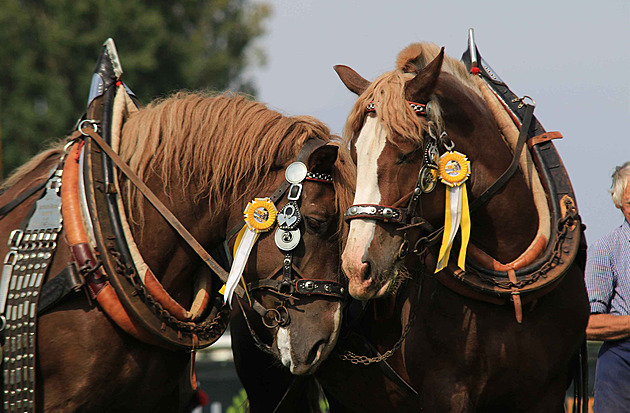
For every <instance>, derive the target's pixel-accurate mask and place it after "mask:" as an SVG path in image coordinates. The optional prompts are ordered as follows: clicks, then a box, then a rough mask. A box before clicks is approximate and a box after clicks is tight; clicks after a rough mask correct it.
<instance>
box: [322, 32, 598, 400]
mask: <svg viewBox="0 0 630 413" xmlns="http://www.w3.org/2000/svg"><path fill="white" fill-rule="evenodd" d="M335 70H336V71H337V73H338V74H339V76H340V78H341V80H342V81H343V83H344V84H345V85H346V87H348V89H349V90H350V91H352V92H354V93H356V94H357V95H359V98H358V100H357V102H356V104H355V106H354V108H353V109H352V111H351V114H350V116H349V118H348V121H347V125H346V130H345V136H344V137H345V138H346V139H347V140H348V142H349V145H350V146H351V152H352V156H353V158H354V159H355V160H356V163H357V185H356V195H355V199H354V204H355V205H354V206H353V207H351V208H350V209H349V210H348V212H347V213H346V214H347V218H348V219H349V222H350V230H349V231H350V232H349V235H348V241H347V244H346V245H345V249H344V252H343V255H342V268H343V270H344V272H345V274H346V276H347V277H348V280H349V292H350V294H351V295H352V296H353V297H354V298H357V299H360V300H371V301H370V302H369V303H368V304H367V308H368V309H369V311H367V312H366V314H367V315H366V318H364V320H363V322H362V324H363V327H364V329H363V334H364V335H365V337H367V338H368V339H369V341H371V342H372V343H373V345H374V346H375V347H376V349H377V350H378V351H379V352H380V353H381V354H383V353H385V352H386V350H389V349H392V348H393V349H394V350H395V351H394V352H393V355H392V356H391V357H390V358H389V359H388V360H387V362H388V363H389V364H390V365H391V367H392V368H393V369H394V370H395V371H396V372H397V373H398V375H399V376H400V377H401V378H402V379H403V380H404V381H405V382H406V383H407V384H409V385H410V386H411V387H413V388H414V389H415V390H416V391H417V393H418V395H419V396H418V402H419V403H420V406H421V408H422V409H423V410H424V411H427V412H472V411H479V412H543V411H544V412H562V411H564V407H563V406H564V397H565V391H566V388H567V386H568V384H569V383H570V380H571V378H572V372H573V364H572V363H573V362H574V361H575V360H576V357H577V354H578V353H579V349H580V346H581V344H582V343H583V342H584V339H585V335H584V331H585V326H586V323H587V319H588V313H589V310H588V301H587V296H586V291H585V287H584V281H583V267H580V265H578V264H580V262H581V259H582V258H583V256H578V257H579V258H580V259H577V260H576V259H575V256H576V254H577V253H575V254H574V255H573V256H572V257H570V258H567V259H566V260H562V259H560V260H557V259H556V260H553V262H551V263H550V264H548V265H547V266H543V267H541V268H544V271H549V272H544V274H546V275H543V276H540V273H537V274H536V275H537V278H528V274H527V273H524V271H526V270H527V269H528V268H529V267H528V265H529V266H530V267H531V266H532V265H533V264H532V263H533V262H536V261H535V260H536V259H537V258H538V257H539V256H541V254H542V252H541V251H552V250H553V251H556V249H554V246H555V247H557V246H558V245H560V246H562V248H559V249H560V250H561V251H560V252H554V254H556V253H565V252H567V251H568V250H569V247H568V245H569V240H572V241H571V242H572V243H571V244H570V245H571V248H574V250H575V251H577V247H575V246H576V245H577V244H579V240H580V234H579V233H580V229H581V224H580V223H579V216H577V209H576V208H575V206H574V205H575V204H574V201H573V200H572V199H567V202H566V206H567V210H563V212H562V214H564V215H563V216H565V218H566V219H565V220H564V221H558V222H556V221H553V222H554V224H556V223H557V224H558V225H557V226H558V228H559V229H563V230H564V231H565V232H564V233H563V234H564V235H561V236H559V238H558V237H556V238H554V237H555V235H553V234H555V232H554V231H556V228H555V225H551V224H550V218H549V215H550V211H551V210H553V211H555V209H554V208H555V206H554V205H552V204H553V202H555V201H554V200H553V199H549V200H547V198H551V196H550V195H549V194H547V197H545V196H541V194H543V195H544V194H545V192H544V191H545V189H543V188H542V186H541V184H540V180H541V179H542V178H540V179H538V178H537V177H534V178H532V172H531V165H532V164H531V159H530V161H529V162H530V163H529V164H527V163H526V164H523V163H522V162H523V161H521V163H520V165H521V168H520V169H517V170H516V172H515V173H514V174H513V175H512V176H511V177H510V178H509V179H508V180H507V183H505V185H504V186H503V187H499V188H498V189H497V191H496V192H495V193H494V194H493V196H490V197H489V198H488V199H485V200H484V202H481V201H480V202H479V203H475V201H476V200H477V199H478V198H480V197H481V196H482V194H484V191H486V189H488V188H489V187H491V185H493V183H494V182H496V181H497V179H498V178H499V177H500V176H501V175H502V174H503V172H504V171H506V169H507V168H508V166H509V165H510V164H511V162H512V160H513V154H512V151H511V149H510V148H509V147H508V146H507V144H506V141H505V140H504V136H503V135H505V132H504V130H503V129H502V128H503V127H504V126H505V125H504V124H499V123H498V121H497V119H496V118H495V114H494V112H493V111H492V110H491V107H490V103H489V102H490V100H488V99H487V98H486V96H487V92H488V87H487V86H486V85H485V84H483V82H482V81H481V80H480V78H479V77H478V76H475V75H473V74H470V73H469V71H468V70H467V69H466V67H465V66H464V65H463V64H462V63H461V62H459V61H456V60H455V59H452V58H449V57H445V56H444V52H443V49H442V50H440V49H439V48H438V47H436V46H435V45H430V44H414V45H411V46H409V47H408V48H406V49H405V50H403V51H402V52H401V53H400V54H399V56H398V64H397V69H396V70H394V71H392V72H388V73H385V74H383V75H381V76H380V77H379V78H378V79H376V80H375V81H374V82H369V81H367V80H365V79H364V78H362V77H361V76H360V75H359V74H357V73H356V72H355V71H354V70H352V69H351V68H349V67H347V66H336V67H335ZM477 72H478V71H477ZM497 83H499V81H497ZM484 88H486V90H484ZM502 110H503V109H502ZM508 119H509V122H512V123H513V124H512V127H514V123H516V121H514V120H513V119H510V118H508ZM509 122H508V123H509ZM519 126H520V125H519ZM523 129H525V132H529V125H527V126H523ZM517 135H518V131H517ZM541 142H542V143H543V144H544V145H545V147H547V148H548V147H549V145H551V143H550V142H546V141H544V140H543V141H541ZM534 143H535V142H534ZM454 151H456V152H457V153H459V154H453V152H454ZM554 151H555V150H554ZM447 155H448V156H450V157H451V158H449V159H450V162H449V164H450V165H446V166H445V167H442V166H441V165H442V164H441V163H440V162H441V161H442V159H444V157H445V156H447ZM517 155H520V153H519V154H517ZM526 156H529V155H528V154H527V155H526V153H523V154H522V157H521V158H523V159H525V158H526ZM466 157H467V159H466ZM514 158H516V160H518V159H519V156H515V157H514ZM467 160H469V161H470V164H468V168H469V170H468V172H470V177H469V178H468V180H467V181H466V180H465V179H466V174H465V173H463V175H458V176H457V179H459V181H458V182H454V183H453V182H451V183H453V184H454V186H457V187H459V188H462V186H463V187H465V189H466V190H467V194H468V195H467V196H468V199H469V201H470V202H469V203H468V204H469V205H475V207H474V208H473V207H472V206H471V208H470V223H471V224H470V225H471V227H470V244H469V246H468V254H467V258H466V261H465V264H464V263H460V262H458V258H457V257H458V253H459V251H460V247H464V246H465V242H463V241H461V242H460V241H458V239H463V238H464V237H463V235H462V236H461V237H460V236H458V237H457V238H456V241H455V242H454V246H453V247H452V252H451V254H450V255H451V259H450V262H447V263H448V265H447V267H446V268H444V269H442V270H441V271H439V272H437V273H436V274H434V273H435V270H436V262H437V261H438V258H439V257H438V248H439V247H440V244H439V241H441V240H442V236H441V234H442V232H441V231H440V230H437V231H436V230H435V229H436V228H441V227H443V226H445V208H446V209H448V208H450V206H451V204H449V203H447V201H446V199H447V198H446V192H447V186H446V185H444V184H442V182H440V181H438V179H440V178H444V180H445V181H448V179H449V176H446V175H445V174H447V175H448V174H449V173H454V174H455V175H457V174H459V172H460V171H461V170H465V168H466V165H467V164H466V161H467ZM429 164H430V165H429ZM438 165H440V166H439V167H438ZM523 165H525V166H523ZM527 165H530V168H527ZM423 166H426V168H424V169H421V168H423ZM558 166H560V167H561V162H560V161H559V164H558V165H556V166H555V167H556V168H557V167H558ZM451 167H452V169H451V170H449V169H448V168H451ZM559 170H560V169H556V171H559ZM523 171H527V173H524V172H523ZM421 172H422V175H420V174H421ZM451 176H452V175H451ZM536 179H538V184H536ZM448 182H450V181H448ZM568 186H569V187H570V184H568ZM449 188H450V187H449ZM537 188H538V189H537ZM448 191H449V193H450V194H453V193H454V192H450V191H451V189H448ZM541 191H542V192H541ZM536 192H538V194H536ZM571 194H572V192H571ZM553 195H554V197H555V194H553ZM453 196H454V195H451V198H452V197H453ZM462 196H463V195H462ZM554 199H555V198H554ZM563 199H565V198H563ZM541 200H542V201H541ZM572 201H573V202H572ZM463 203H467V201H466V200H465V198H464V201H463ZM548 204H549V205H548ZM460 205H461V203H460ZM405 207H407V208H406V209H405ZM451 210H453V208H451ZM464 210H465V208H462V207H459V209H457V208H455V209H454V211H460V214H461V216H462V217H463V218H461V220H462V227H464V226H465V224H464V223H463V222H464V221H465V215H466V214H465V211H464ZM569 210H570V211H573V212H572V213H569V212H567V211H569ZM451 215H457V214H456V213H455V212H453V213H452V214H451ZM568 215H570V216H568ZM449 222H450V221H449ZM458 225H459V224H458ZM550 228H551V229H550ZM455 230H457V226H455ZM462 232H463V230H462ZM563 237H564V238H563ZM552 239H563V240H564V244H562V243H560V244H558V243H554V242H552ZM576 240H578V241H576ZM435 241H438V243H437V244H436V243H435ZM546 241H548V244H549V245H547V244H546ZM572 251H573V250H572ZM407 252H409V254H407ZM411 252H413V253H411ZM447 259H448V255H447ZM503 263H508V264H503ZM458 264H461V266H462V267H464V266H465V267H464V268H457V265H458ZM488 266H491V267H492V269H493V270H494V272H489V270H485V269H484V268H483V267H488ZM555 267H558V268H560V267H562V272H559V273H557V274H556V273H554V274H556V275H554V276H553V277H552V275H551V271H552V269H553V268H555ZM523 268H525V269H523ZM550 268H552V269H550ZM464 269H465V271H463V270H464ZM484 271H485V272H484ZM541 271H542V270H541ZM476 273H484V274H485V273H491V275H493V276H496V277H495V278H494V279H495V280H499V281H502V280H503V281H502V283H503V284H505V285H507V287H501V285H500V284H501V283H500V282H498V281H497V282H496V285H493V286H492V287H488V288H485V289H484V288H482V287H483V285H482V284H483V283H482V282H481V281H479V282H477V281H476V280H477V278H475V277H476V276H475V274H476ZM499 276H500V277H499ZM502 277H503V278H502ZM546 278H549V279H550V280H551V278H554V280H553V281H552V282H551V284H549V285H544V288H543V286H541V287H540V288H538V289H534V288H532V289H531V290H528V288H529V287H530V286H531V285H533V284H528V282H534V281H536V282H541V283H542V284H541V285H543V284H544V283H545V282H547V280H546ZM487 279H490V277H487ZM482 281H483V280H482ZM488 291H490V292H488ZM510 296H512V297H513V299H512V300H510V298H509V297H510ZM521 318H522V319H521ZM340 345H341V346H342V348H343V343H340ZM398 348H399V349H400V350H397V349H398ZM388 355H389V354H388ZM350 358H352V357H350ZM333 378H334V377H333ZM320 381H321V383H322V386H323V387H324V389H325V390H329V391H333V392H334V393H335V396H336V397H337V398H339V399H343V397H344V394H343V393H344V392H348V393H352V394H354V393H356V392H359V391H361V389H362V387H361V386H360V385H359V384H356V383H354V384H353V385H352V387H351V385H350V384H349V385H346V387H341V386H343V383H340V382H339V381H337V383H335V384H334V385H327V383H326V380H320ZM354 385H356V386H354ZM335 386H337V387H335ZM369 394H370V388H369V387H367V388H366V393H365V397H366V398H369ZM348 405H349V404H348ZM369 410H370V408H369V403H368V404H367V407H366V409H365V410H364V411H369Z"/></svg>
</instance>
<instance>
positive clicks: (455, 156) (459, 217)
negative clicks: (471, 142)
mask: <svg viewBox="0 0 630 413" xmlns="http://www.w3.org/2000/svg"><path fill="white" fill-rule="evenodd" d="M438 170H439V174H440V181H441V182H442V183H444V184H445V185H446V186H447V188H446V201H445V208H444V235H443V237H442V245H441V246H440V253H439V255H438V263H437V265H436V267H435V272H436V273H437V272H439V271H441V270H443V269H444V268H445V267H446V266H447V265H448V259H449V256H450V254H451V247H452V246H453V241H454V240H455V235H456V234H457V231H458V230H459V228H460V226H461V228H462V243H461V247H460V250H459V257H458V260H457V265H458V266H459V268H461V269H462V270H465V264H466V250H467V248H468V241H469V240H470V211H469V209H468V193H467V192H466V185H465V182H466V180H468V177H469V176H470V161H469V160H468V158H466V155H464V154H462V153H459V152H456V151H449V152H446V153H445V154H443V155H442V156H440V161H439V163H438Z"/></svg>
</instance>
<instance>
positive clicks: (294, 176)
mask: <svg viewBox="0 0 630 413" xmlns="http://www.w3.org/2000/svg"><path fill="white" fill-rule="evenodd" d="M307 172H308V168H307V167H306V165H304V163H302V162H293V163H292V164H291V165H289V166H287V169H286V170H285V171H284V177H285V178H286V180H287V182H289V183H292V184H299V183H300V182H302V181H303V180H304V179H306V173H307Z"/></svg>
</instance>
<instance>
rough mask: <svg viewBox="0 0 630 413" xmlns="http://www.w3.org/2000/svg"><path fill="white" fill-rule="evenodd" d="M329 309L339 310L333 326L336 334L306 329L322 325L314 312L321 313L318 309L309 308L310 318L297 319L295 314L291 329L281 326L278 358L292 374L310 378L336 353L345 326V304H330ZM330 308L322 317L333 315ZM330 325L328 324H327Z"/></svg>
mask: <svg viewBox="0 0 630 413" xmlns="http://www.w3.org/2000/svg"><path fill="white" fill-rule="evenodd" d="M328 305H329V306H335V307H336V308H335V309H334V311H332V313H333V314H334V315H333V316H332V317H333V320H332V324H333V330H332V331H325V330H321V329H319V328H317V327H316V326H313V327H311V328H306V327H305V326H306V325H308V324H309V323H310V324H312V323H319V322H321V319H320V317H317V316H315V317H313V313H315V314H317V312H316V311H313V310H314V309H312V308H309V312H308V315H307V316H308V318H309V320H306V319H302V320H299V319H296V318H297V314H296V313H297V312H291V323H290V324H289V326H288V327H278V330H277V332H276V340H275V346H276V348H277V351H278V358H279V359H280V361H281V362H282V364H283V365H284V366H285V367H287V368H288V369H289V370H290V371H291V373H292V374H295V375H306V374H312V373H314V372H315V371H316V370H317V368H318V367H319V366H320V364H321V363H322V362H323V361H324V360H325V359H326V357H328V355H329V354H330V353H331V352H332V349H333V348H334V347H335V344H336V343H337V338H338V337H339V331H340V327H341V303H340V302H338V301H336V302H332V303H328ZM330 313H331V311H330V309H322V311H321V312H320V314H330ZM323 324H324V325H328V323H323ZM292 326H299V328H298V329H292V328H291V327H292Z"/></svg>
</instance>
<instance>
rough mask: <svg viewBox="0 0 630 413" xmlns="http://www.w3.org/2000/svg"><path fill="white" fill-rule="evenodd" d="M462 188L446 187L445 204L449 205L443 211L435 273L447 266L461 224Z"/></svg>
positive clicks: (460, 186) (461, 186)
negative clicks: (441, 234) (440, 243)
mask: <svg viewBox="0 0 630 413" xmlns="http://www.w3.org/2000/svg"><path fill="white" fill-rule="evenodd" d="M462 188H464V186H463V185H459V186H453V187H451V186H447V187H446V204H447V205H449V207H447V208H446V211H445V212H446V214H445V217H444V237H443V238H442V246H441V247H440V254H439V255H438V257H439V260H438V263H437V266H436V268H435V272H436V273H437V272H439V271H441V270H442V269H444V267H446V265H447V264H448V258H449V256H450V255H451V247H452V246H453V241H454V240H455V235H456V234H457V230H458V229H459V225H460V223H461V222H462V206H463V199H462V198H463V197H462V192H463V191H462ZM449 218H450V219H449ZM447 233H448V235H447ZM447 237H448V238H447Z"/></svg>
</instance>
